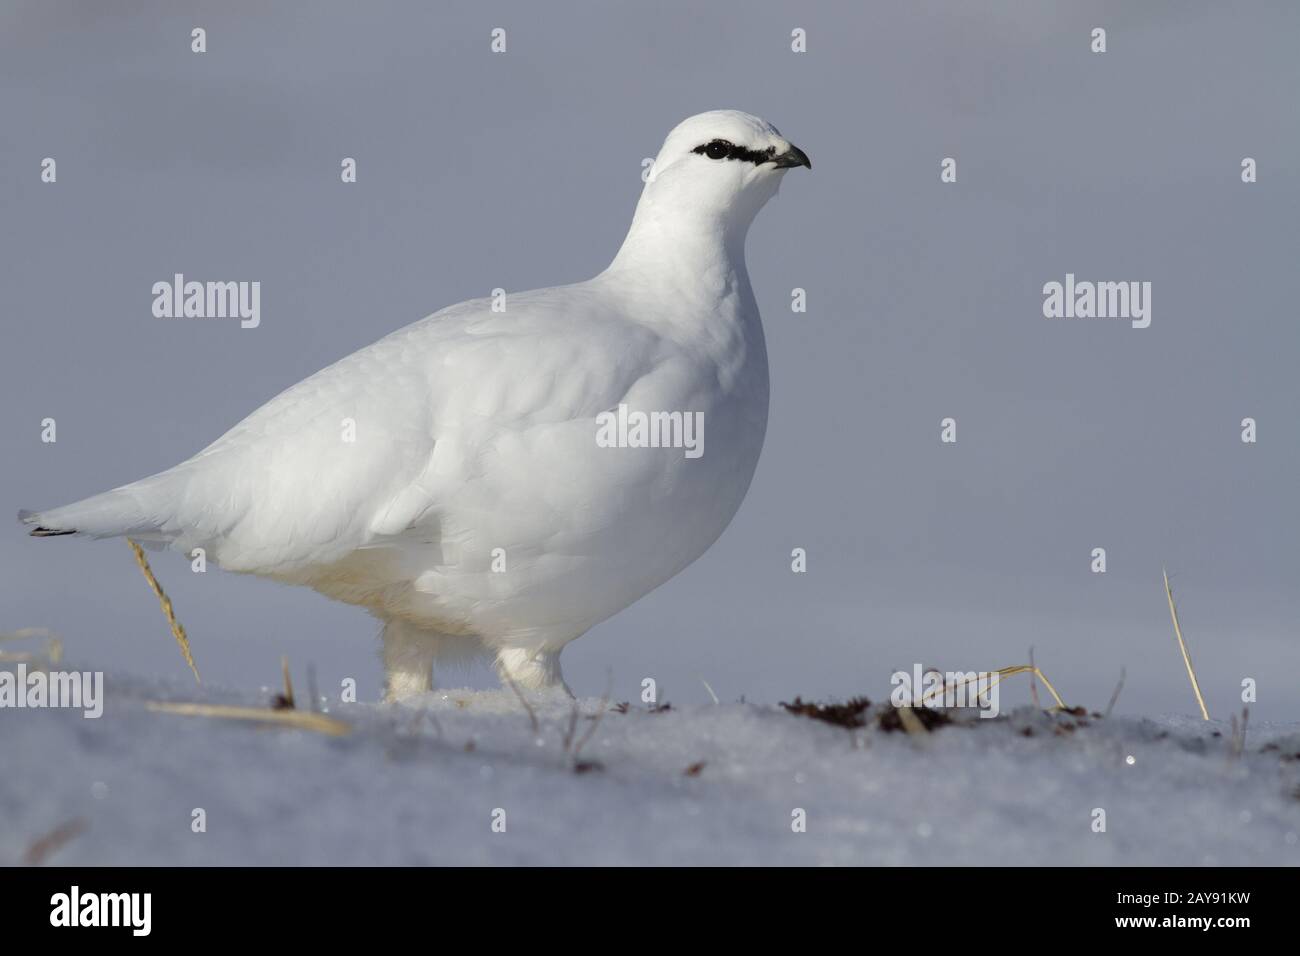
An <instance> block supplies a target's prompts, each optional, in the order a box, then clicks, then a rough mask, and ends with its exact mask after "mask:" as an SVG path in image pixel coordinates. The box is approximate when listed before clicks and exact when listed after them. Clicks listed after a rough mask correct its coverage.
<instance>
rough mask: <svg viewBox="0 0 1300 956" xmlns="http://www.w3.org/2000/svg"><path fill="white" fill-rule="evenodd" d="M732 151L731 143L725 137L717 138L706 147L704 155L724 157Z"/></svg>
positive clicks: (714, 157)
mask: <svg viewBox="0 0 1300 956" xmlns="http://www.w3.org/2000/svg"><path fill="white" fill-rule="evenodd" d="M730 152H731V144H730V143H728V142H727V141H726V140H725V139H715V140H714V141H713V142H711V143H709V145H707V146H705V147H704V155H705V156H707V157H709V159H724V158H725V157H726V156H727V154H728V153H730Z"/></svg>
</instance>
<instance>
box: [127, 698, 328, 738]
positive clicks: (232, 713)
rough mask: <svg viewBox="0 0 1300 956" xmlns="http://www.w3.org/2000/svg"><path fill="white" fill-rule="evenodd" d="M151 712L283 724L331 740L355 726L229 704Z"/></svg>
mask: <svg viewBox="0 0 1300 956" xmlns="http://www.w3.org/2000/svg"><path fill="white" fill-rule="evenodd" d="M145 706H146V707H148V708H149V709H150V710H153V711H158V712H160V713H165V714H180V715H182V716H185V717H218V718H223V719H226V720H250V721H254V722H256V723H264V724H280V725H281V726H285V727H295V728H297V729H298V730H311V731H315V732H316V733H318V734H327V735H329V736H331V737H343V736H346V735H347V734H350V733H352V725H351V724H347V723H344V722H343V721H341V720H337V719H335V718H333V717H328V716H326V715H325V714H314V713H312V712H310V711H305V710H264V709H263V708H261V707H234V706H230V705H227V704H190V703H169V702H166V701H149V702H148V703H147V704H146V705H145Z"/></svg>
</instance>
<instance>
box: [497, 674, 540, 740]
mask: <svg viewBox="0 0 1300 956" xmlns="http://www.w3.org/2000/svg"><path fill="white" fill-rule="evenodd" d="M501 679H502V680H504V681H505V682H506V683H507V684H508V685H509V686H510V689H511V690H512V691H514V692H515V696H516V697H518V698H519V703H521V704H523V705H524V710H526V711H527V712H528V722H529V723H530V724H532V727H533V733H538V732H539V731H540V730H541V729H542V728H541V725H540V724H539V723H538V722H537V711H535V710H533V705H532V704H530V703H528V698H527V697H525V696H524V692H523V691H521V690H520V689H519V685H518V684H516V683H515V682H514V681H513V680H512V679H511V677H510V675H509V674H507V673H505V672H504V671H503V672H502V673H501Z"/></svg>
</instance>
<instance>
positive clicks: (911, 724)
mask: <svg viewBox="0 0 1300 956" xmlns="http://www.w3.org/2000/svg"><path fill="white" fill-rule="evenodd" d="M896 709H897V711H898V719H899V721H900V722H901V723H902V725H903V729H904V730H906V731H907V732H908V733H909V734H911V735H913V736H916V737H924V736H926V735H927V734H929V733H930V731H929V730H928V729H927V728H926V726H925V724H923V723H921V718H920V717H918V716H916V714H914V713H913V712H912V708H911V707H899V708H896Z"/></svg>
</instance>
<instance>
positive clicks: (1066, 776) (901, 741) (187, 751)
mask: <svg viewBox="0 0 1300 956" xmlns="http://www.w3.org/2000/svg"><path fill="white" fill-rule="evenodd" d="M63 667H64V668H65V669H66V668H69V667H70V665H68V664H64V665H63ZM106 696H107V699H106V703H105V712H104V716H103V717H102V718H100V719H98V720H87V719H83V718H82V717H81V715H80V713H79V712H74V711H66V710H3V711H0V768H3V772H0V864H14V863H21V862H23V861H24V859H25V858H27V857H28V855H29V853H30V851H31V848H32V846H33V844H37V843H38V841H40V839H41V838H42V837H44V836H47V835H49V834H51V833H58V834H60V835H59V836H56V837H54V838H53V839H51V840H47V841H46V842H45V843H44V844H43V849H42V850H41V851H40V853H38V855H43V857H44V861H45V862H46V863H50V864H360V863H369V864H521V863H522V864H565V863H595V864H672V863H684V864H708V863H714V864H773V863H776V864H927V865H932V864H1013V863H1021V864H1038V865H1044V864H1103V865H1129V864H1193V865H1197V864H1295V863H1297V862H1300V846H1298V845H1297V833H1300V789H1298V788H1300V725H1294V724H1292V725H1273V726H1251V727H1250V729H1249V733H1248V736H1247V740H1246V746H1245V751H1244V753H1243V754H1241V755H1240V756H1234V755H1233V754H1232V750H1233V747H1232V743H1231V740H1230V738H1231V730H1230V728H1229V727H1228V726H1227V725H1226V724H1224V723H1222V722H1211V723H1208V724H1207V723H1204V722H1202V721H1200V720H1193V719H1188V718H1183V717H1178V718H1157V719H1149V720H1134V719H1131V718H1113V719H1109V720H1107V719H1100V718H1097V717H1094V716H1091V715H1088V716H1067V715H1063V714H1053V715H1049V714H1045V713H1041V712H1038V711H1034V710H1032V709H1030V708H1022V709H1019V710H1016V711H1014V712H1012V713H1011V714H1009V715H1006V716H1004V717H1002V718H999V719H996V720H978V719H974V718H969V719H968V718H961V719H959V721H958V722H957V723H956V724H954V725H951V726H945V727H937V728H935V729H934V730H933V731H932V732H930V733H928V734H925V735H915V734H913V735H909V734H908V733H906V732H902V731H895V732H887V731H885V730H882V729H881V727H880V726H879V724H878V723H877V717H878V715H879V713H881V712H883V711H882V709H881V708H877V709H876V710H875V711H874V712H869V713H868V723H869V726H867V727H866V728H864V729H858V730H850V729H846V728H843V727H838V726H833V725H831V724H828V723H825V722H821V721H818V720H814V719H812V718H809V717H805V716H796V715H794V714H790V713H787V712H786V711H784V710H782V709H781V708H779V707H775V706H757V705H751V704H745V703H724V704H722V705H720V706H706V707H695V708H689V709H685V710H682V709H678V708H672V709H669V710H666V711H660V712H650V711H649V709H648V708H647V707H645V706H644V705H641V704H637V703H634V704H633V705H632V706H631V707H630V708H629V709H628V710H627V712H626V713H622V712H619V710H618V709H616V708H615V707H613V706H609V707H606V708H605V709H604V711H603V716H602V717H601V718H600V720H599V721H598V722H597V721H594V720H592V719H591V718H592V717H593V716H594V715H595V714H597V713H599V712H601V711H602V707H601V702H600V701H598V700H594V699H587V700H582V701H580V702H579V706H580V708H581V715H580V717H579V719H578V720H577V722H576V730H575V731H574V732H573V733H572V734H569V733H568V728H569V724H570V718H571V706H570V702H569V701H568V700H567V699H559V698H545V699H535V707H536V715H537V719H538V722H539V729H538V730H537V731H536V732H535V731H534V730H533V728H532V725H531V723H530V720H529V718H528V716H527V714H526V713H525V712H524V710H523V709H522V707H521V706H520V704H519V701H518V700H517V699H516V697H515V696H514V694H513V693H511V692H510V691H508V690H507V691H447V690H443V691H438V692H435V693H432V694H429V695H427V697H426V698H425V699H424V700H422V701H421V702H419V704H417V705H414V706H411V705H401V706H387V705H379V704H365V703H362V704H345V705H333V706H331V707H330V708H329V710H330V713H331V715H333V716H335V717H338V718H340V719H342V720H344V721H346V722H347V723H348V724H350V725H351V727H352V732H351V733H350V734H348V735H347V736H343V737H330V736H325V735H322V734H318V733H313V732H309V731H303V730H294V729H285V728H281V727H262V726H258V725H255V724H248V723H239V722H232V721H227V720H219V719H214V718H205V717H185V716H177V715H174V714H167V713H157V712H154V711H150V710H148V709H146V706H145V702H146V701H149V700H206V701H211V702H218V703H235V704H244V705H252V706H263V705H265V704H266V703H267V702H268V701H269V700H270V699H271V697H272V692H270V691H268V690H263V691H262V692H259V693H256V694H241V693H234V692H218V691H211V690H209V691H197V690H196V689H195V688H194V686H193V685H189V686H186V685H184V684H181V683H173V684H149V683H145V682H141V681H139V680H136V679H132V678H128V677H121V676H119V677H116V678H115V677H114V676H113V675H109V677H108V680H107V695H106ZM593 728H594V732H592V733H591V734H590V737H589V739H587V740H586V741H585V743H584V744H583V745H582V747H581V750H580V752H579V753H578V755H577V757H576V758H575V756H574V753H573V751H574V750H575V749H576V748H577V741H578V740H580V739H581V738H582V737H583V736H584V735H587V733H588V731H591V730H592V729H593ZM566 737H568V738H569V741H570V743H569V745H568V748H567V750H566V746H565V739H566ZM1130 758H1131V760H1130ZM575 768H576V769H575ZM196 808H202V809H203V811H204V812H205V814H206V832H202V833H196V832H193V831H192V829H191V820H192V818H193V811H194V810H195V809H196ZM796 808H800V809H802V810H804V811H805V813H806V819H807V829H806V832H802V833H797V832H794V831H793V829H792V820H793V817H792V813H793V811H795V810H796ZM1095 808H1102V809H1104V810H1105V813H1106V831H1105V832H1104V833H1096V832H1093V820H1094V809H1095ZM497 811H504V819H505V832H493V828H492V823H493V819H494V813H495V815H496V817H497V818H498V819H500V817H501V814H500V813H499V812H497Z"/></svg>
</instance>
